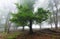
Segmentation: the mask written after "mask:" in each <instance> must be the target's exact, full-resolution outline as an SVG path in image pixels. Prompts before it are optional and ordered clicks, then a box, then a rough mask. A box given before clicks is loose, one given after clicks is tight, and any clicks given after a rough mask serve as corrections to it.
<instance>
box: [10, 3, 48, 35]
mask: <svg viewBox="0 0 60 39" xmlns="http://www.w3.org/2000/svg"><path fill="white" fill-rule="evenodd" d="M17 9H18V11H17V13H16V14H12V17H13V18H12V19H11V20H10V21H11V22H14V23H16V24H17V25H22V26H26V25H29V28H30V31H29V32H30V34H33V29H32V24H33V23H34V21H36V22H37V21H38V22H40V23H41V22H42V21H45V20H46V19H47V17H48V11H47V10H44V9H43V8H40V9H38V13H36V14H34V13H33V11H32V10H31V8H30V7H29V6H28V5H25V6H22V5H20V6H19V5H18V4H17ZM43 13H44V14H43Z"/></svg>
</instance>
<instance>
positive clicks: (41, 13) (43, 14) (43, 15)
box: [35, 8, 50, 27]
mask: <svg viewBox="0 0 60 39" xmlns="http://www.w3.org/2000/svg"><path fill="white" fill-rule="evenodd" d="M35 15H36V22H37V23H40V25H41V23H42V22H43V21H45V20H47V19H48V17H49V15H50V12H49V10H44V9H43V8H38V11H37V13H35ZM40 27H41V26H40Z"/></svg>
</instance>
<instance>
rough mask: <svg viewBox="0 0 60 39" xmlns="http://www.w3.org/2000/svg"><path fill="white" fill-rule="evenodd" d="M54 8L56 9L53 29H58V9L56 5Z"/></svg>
mask: <svg viewBox="0 0 60 39" xmlns="http://www.w3.org/2000/svg"><path fill="white" fill-rule="evenodd" d="M55 7H56V18H55V28H56V29H58V8H57V5H55Z"/></svg>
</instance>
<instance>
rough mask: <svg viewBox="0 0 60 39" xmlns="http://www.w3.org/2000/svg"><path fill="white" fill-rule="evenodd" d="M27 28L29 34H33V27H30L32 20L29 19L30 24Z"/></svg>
mask: <svg viewBox="0 0 60 39" xmlns="http://www.w3.org/2000/svg"><path fill="white" fill-rule="evenodd" d="M29 28H30V32H29V33H30V34H33V29H32V20H30V26H29Z"/></svg>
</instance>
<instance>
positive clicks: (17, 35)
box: [0, 29, 60, 39]
mask: <svg viewBox="0 0 60 39" xmlns="http://www.w3.org/2000/svg"><path fill="white" fill-rule="evenodd" d="M0 39H60V30H51V29H42V30H40V31H34V33H33V34H29V32H28V31H24V32H23V31H19V32H13V33H9V34H7V33H3V34H2V33H1V34H0Z"/></svg>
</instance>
